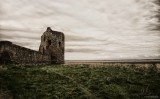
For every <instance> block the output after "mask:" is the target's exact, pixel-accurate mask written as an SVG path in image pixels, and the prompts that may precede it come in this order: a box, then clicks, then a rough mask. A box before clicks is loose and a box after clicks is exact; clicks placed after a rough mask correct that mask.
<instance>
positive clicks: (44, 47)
mask: <svg viewBox="0 0 160 99" xmlns="http://www.w3.org/2000/svg"><path fill="white" fill-rule="evenodd" d="M41 40H42V41H41V45H40V47H39V51H34V50H31V49H28V48H25V47H21V46H18V45H15V44H12V42H9V41H0V63H2V64H6V63H17V64H51V63H52V64H57V63H58V64H62V63H64V34H63V33H61V32H56V31H52V30H51V29H50V28H47V30H46V32H44V34H43V35H42V37H41Z"/></svg>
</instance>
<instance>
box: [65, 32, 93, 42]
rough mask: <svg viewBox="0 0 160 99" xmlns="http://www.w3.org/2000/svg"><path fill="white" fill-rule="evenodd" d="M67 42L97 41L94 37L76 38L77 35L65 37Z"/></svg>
mask: <svg viewBox="0 0 160 99" xmlns="http://www.w3.org/2000/svg"><path fill="white" fill-rule="evenodd" d="M65 37H66V39H65V40H66V41H89V40H95V38H92V37H82V36H76V35H67V34H66V35H65Z"/></svg>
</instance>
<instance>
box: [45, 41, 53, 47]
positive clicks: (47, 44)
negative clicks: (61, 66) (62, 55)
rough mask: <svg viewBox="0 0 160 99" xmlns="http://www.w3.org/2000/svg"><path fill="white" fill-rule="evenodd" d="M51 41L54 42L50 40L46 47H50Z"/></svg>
mask: <svg viewBox="0 0 160 99" xmlns="http://www.w3.org/2000/svg"><path fill="white" fill-rule="evenodd" d="M51 43H52V42H51V40H48V41H47V46H46V48H49V46H50V45H51Z"/></svg>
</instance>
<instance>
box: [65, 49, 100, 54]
mask: <svg viewBox="0 0 160 99" xmlns="http://www.w3.org/2000/svg"><path fill="white" fill-rule="evenodd" d="M65 51H66V52H79V53H98V52H101V50H94V49H86V48H79V49H71V48H70V49H69V48H68V49H66V50H65Z"/></svg>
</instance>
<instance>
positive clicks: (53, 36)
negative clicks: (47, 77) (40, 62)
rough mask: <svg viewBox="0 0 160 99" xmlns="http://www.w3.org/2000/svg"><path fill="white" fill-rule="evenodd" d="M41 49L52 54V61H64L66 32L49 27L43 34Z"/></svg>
mask: <svg viewBox="0 0 160 99" xmlns="http://www.w3.org/2000/svg"><path fill="white" fill-rule="evenodd" d="M39 51H40V52H41V53H42V54H48V55H51V60H52V61H51V62H52V63H58V64H59V63H64V34H63V33H61V32H57V31H53V30H51V29H50V28H49V27H48V28H47V30H46V32H44V33H43V35H42V36H41V45H40V47H39Z"/></svg>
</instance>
